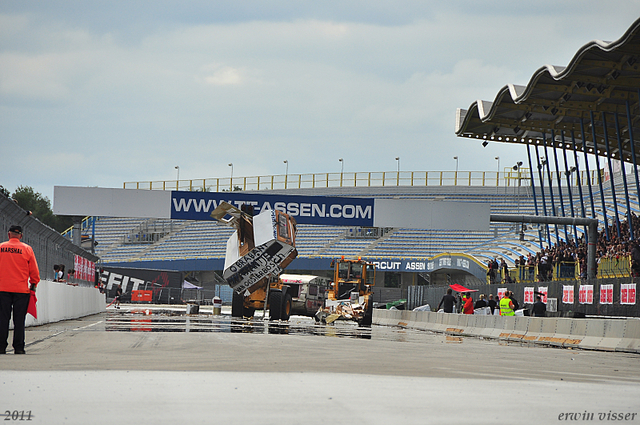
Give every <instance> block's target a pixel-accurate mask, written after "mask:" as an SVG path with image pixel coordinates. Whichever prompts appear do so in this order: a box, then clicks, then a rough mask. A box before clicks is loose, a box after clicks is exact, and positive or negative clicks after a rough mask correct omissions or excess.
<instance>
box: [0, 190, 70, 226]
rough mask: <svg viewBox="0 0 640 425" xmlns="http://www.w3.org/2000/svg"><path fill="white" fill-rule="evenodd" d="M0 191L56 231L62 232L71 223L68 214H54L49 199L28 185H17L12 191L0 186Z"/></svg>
mask: <svg viewBox="0 0 640 425" xmlns="http://www.w3.org/2000/svg"><path fill="white" fill-rule="evenodd" d="M0 192H1V193H2V194H3V195H5V196H7V197H8V198H11V199H13V200H14V201H15V202H16V203H17V204H18V205H19V206H20V208H22V209H25V210H27V211H31V213H32V214H33V216H34V217H35V218H37V219H38V220H40V221H41V222H42V223H44V224H46V225H47V226H49V227H51V228H53V229H55V230H56V231H58V232H64V231H65V230H67V229H68V228H69V227H71V226H72V225H73V220H72V219H71V217H69V216H64V215H55V214H54V213H53V210H52V209H51V201H50V200H49V198H47V197H46V196H43V195H42V194H41V193H38V192H36V191H35V190H33V188H32V187H30V186H18V188H17V189H16V190H15V191H14V192H13V193H11V192H9V191H8V190H7V189H6V188H4V187H2V186H0Z"/></svg>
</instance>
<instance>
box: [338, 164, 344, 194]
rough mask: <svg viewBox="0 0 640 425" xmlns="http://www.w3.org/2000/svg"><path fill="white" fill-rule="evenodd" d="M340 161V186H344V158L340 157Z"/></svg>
mask: <svg viewBox="0 0 640 425" xmlns="http://www.w3.org/2000/svg"><path fill="white" fill-rule="evenodd" d="M338 161H340V164H341V165H340V187H342V175H343V174H344V160H343V159H342V158H339V159H338Z"/></svg>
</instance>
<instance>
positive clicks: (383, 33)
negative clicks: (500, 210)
mask: <svg viewBox="0 0 640 425" xmlns="http://www.w3.org/2000/svg"><path fill="white" fill-rule="evenodd" d="M494 3H495V4H494ZM494 3H492V4H491V5H490V6H491V7H493V9H492V10H493V11H495V10H500V13H489V12H487V11H486V10H485V9H483V8H482V7H476V6H474V4H472V3H465V4H466V5H467V6H469V7H468V8H462V9H461V7H460V6H456V5H453V4H452V5H449V4H448V3H447V5H444V4H443V3H440V2H437V3H429V2H426V3H411V5H412V6H406V7H403V8H400V9H398V8H395V7H394V9H393V10H388V14H389V20H388V21H387V20H385V19H384V17H385V7H387V6H384V5H383V4H381V3H376V7H375V16H374V15H367V14H366V13H365V11H360V10H359V9H358V7H356V5H355V3H350V2H346V3H344V5H341V6H340V8H335V10H333V12H331V13H327V14H326V16H325V15H322V14H321V13H320V10H319V9H316V8H314V9H309V10H307V13H303V12H304V11H303V12H301V13H300V14H296V13H293V12H290V13H288V14H287V15H286V16H284V15H283V17H275V18H274V17H273V16H272V15H270V14H268V13H267V12H266V11H263V12H262V15H259V16H258V17H256V16H253V15H252V16H251V17H250V18H247V19H242V18H241V17H238V16H239V15H238V16H235V15H234V17H233V19H231V18H229V19H227V20H225V19H224V16H218V15H216V20H212V19H208V18H207V17H206V16H204V15H203V16H199V17H198V19H195V18H194V19H193V20H192V22H189V21H188V20H185V19H178V18H175V19H173V18H172V15H171V13H168V14H163V15H162V19H159V18H158V20H157V21H156V20H154V16H156V15H154V14H153V13H150V14H143V15H144V16H143V17H142V15H140V16H141V17H139V18H137V19H141V21H140V22H142V23H143V25H142V24H140V25H139V22H138V21H136V20H135V19H133V18H128V19H130V20H131V21H130V22H129V24H130V26H128V27H126V28H125V27H118V26H116V25H118V23H117V22H115V21H113V22H112V23H111V20H101V19H98V17H96V16H94V15H95V13H93V12H94V11H92V10H91V8H90V7H89V6H86V7H87V10H85V11H84V14H81V15H80V17H76V16H75V15H69V14H63V13H61V12H59V13H50V14H45V13H44V12H40V9H39V8H38V7H33V8H31V9H30V10H28V11H26V12H24V13H20V14H15V15H8V14H4V15H0V108H2V114H0V125H1V126H2V128H3V134H2V136H1V137H2V143H1V145H2V146H0V155H5V154H7V152H9V150H8V149H10V148H11V147H12V146H30V149H31V155H32V158H33V159H34V163H40V164H44V163H47V158H50V157H51V156H52V155H53V154H56V155H57V154H61V155H62V156H63V157H64V156H65V155H68V156H69V157H71V156H70V155H72V154H75V153H77V152H90V155H89V154H85V155H86V156H85V159H84V161H83V162H85V163H89V164H92V166H93V167H94V168H93V172H91V173H88V174H84V175H82V179H85V180H86V182H85V185H100V186H112V187H119V186H121V184H122V182H123V181H125V180H126V181H132V180H159V179H172V178H174V177H175V170H174V166H175V165H180V166H181V172H180V173H181V177H182V176H185V178H202V177H215V176H226V175H227V174H228V171H229V170H228V166H227V164H228V163H229V162H233V163H234V173H235V174H236V175H238V176H239V175H257V174H270V173H281V172H283V167H282V166H281V165H282V160H283V159H285V157H286V159H288V160H289V165H290V169H289V172H290V173H296V172H329V171H335V170H339V166H340V164H339V163H338V162H337V158H339V157H343V158H344V159H345V168H346V169H348V170H350V171H354V170H362V171H376V170H391V169H394V167H395V165H396V164H395V161H394V158H395V157H396V156H398V155H399V156H401V157H402V158H403V159H402V164H403V165H402V167H403V169H414V170H442V169H451V168H452V167H453V165H454V164H453V162H452V161H451V157H452V156H453V155H458V156H459V157H460V169H461V170H462V169H472V170H473V169H476V170H495V161H494V160H493V158H494V157H495V156H497V155H498V154H497V151H499V152H500V153H499V155H500V156H501V158H503V163H509V162H511V160H513V161H516V160H522V152H523V151H522V148H521V147H517V146H505V145H501V146H498V145H497V144H496V146H495V148H494V146H493V145H491V146H489V147H487V148H486V149H485V148H481V147H478V146H476V144H474V143H473V141H470V140H466V139H459V138H456V137H455V135H454V120H455V110H456V108H467V107H468V106H469V105H470V104H471V103H472V102H473V101H475V100H477V99H484V100H493V98H494V97H495V95H496V93H497V92H498V90H499V89H500V88H501V87H503V86H504V85H505V84H507V83H516V84H526V83H527V82H528V79H529V78H530V77H531V75H532V74H533V72H534V71H535V70H536V69H537V68H539V67H540V66H542V65H543V64H544V63H547V62H550V63H554V64H558V65H564V64H566V63H567V62H568V61H569V60H570V59H571V57H572V55H573V54H574V53H575V51H576V50H577V49H578V48H579V47H580V46H582V45H583V44H585V43H587V42H588V41H590V40H591V39H594V38H605V39H616V38H618V37H620V36H621V35H622V33H623V32H624V30H625V29H626V27H627V26H628V25H629V24H630V23H631V20H632V18H629V16H631V15H629V11H628V10H626V11H625V10H624V8H623V7H621V8H619V10H618V9H617V8H616V7H615V5H616V4H617V5H619V6H623V2H615V1H614V3H613V5H610V6H607V8H605V9H606V10H607V11H610V13H611V14H612V15H611V16H606V17H605V19H603V20H602V21H601V22H603V25H602V26H599V25H593V23H594V22H600V21H599V19H600V17H601V16H602V14H603V10H602V9H597V10H595V11H594V12H590V11H589V10H586V8H583V9H581V14H580V15H578V16H576V15H575V13H574V11H572V10H571V8H570V7H569V8H565V9H566V10H564V11H563V10H555V9H554V11H553V13H552V12H548V13H547V12H545V10H543V9H540V10H533V11H528V12H524V11H520V10H519V9H518V8H517V7H515V6H513V3H512V2H504V3H501V2H497V3H496V2H494ZM203 4H204V3H203ZM424 4H426V6H424ZM554 4H555V3H554ZM41 6H43V7H44V6H45V5H41ZM279 6H280V7H281V9H282V10H284V9H286V8H283V7H282V4H280V5H279ZM502 6H505V7H504V8H503V7H502ZM25 7H28V6H25ZM309 7H311V6H309ZM414 7H415V9H416V10H415V13H412V12H413V11H412V8H414ZM625 7H626V8H628V7H629V6H625ZM46 8H48V9H47V10H51V8H53V9H56V8H55V7H53V6H50V5H46ZM431 8H432V9H433V10H431ZM511 9H513V10H511ZM529 9H530V7H529V6H527V10H529ZM287 10H288V9H287ZM101 11H102V12H104V13H103V14H104V16H112V14H117V13H116V12H117V8H116V7H115V6H103V8H102V9H101ZM181 11H182V10H181ZM54 12H56V10H54ZM220 13H222V12H220ZM256 13H257V12H256ZM174 15H175V13H174ZM452 152H455V153H453V154H452ZM36 159H37V161H36ZM11 174H16V173H11ZM7 175H9V174H7ZM16 175H19V174H16ZM68 179H69V177H67V176H62V175H60V174H52V175H51V176H48V177H47V181H49V183H50V185H51V186H53V184H59V183H60V181H61V180H64V181H66V182H69V180H68ZM43 181H44V180H43ZM18 183H19V184H29V182H28V181H16V182H14V185H15V184H18ZM3 184H4V185H5V186H7V187H10V186H11V182H9V181H5V182H4V183H3ZM74 184H81V183H75V182H74Z"/></svg>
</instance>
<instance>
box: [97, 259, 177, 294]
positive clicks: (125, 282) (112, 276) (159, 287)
mask: <svg viewBox="0 0 640 425" xmlns="http://www.w3.org/2000/svg"><path fill="white" fill-rule="evenodd" d="M100 281H101V282H102V283H103V284H104V285H105V286H106V292H107V296H108V297H114V296H115V292H116V288H117V287H118V285H122V292H123V294H124V295H123V300H124V301H127V300H129V299H130V297H131V294H132V292H133V291H138V290H149V291H152V292H153V300H154V301H156V302H163V303H168V302H170V300H169V291H168V289H170V288H179V289H181V288H182V281H183V274H182V272H179V271H172V270H153V269H137V268H127V267H108V266H107V267H104V268H103V269H102V270H101V271H100Z"/></svg>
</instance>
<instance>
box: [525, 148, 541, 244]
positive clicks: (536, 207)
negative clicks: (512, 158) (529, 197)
mask: <svg viewBox="0 0 640 425" xmlns="http://www.w3.org/2000/svg"><path fill="white" fill-rule="evenodd" d="M527 158H529V170H531V193H532V194H533V208H534V209H535V211H536V215H539V213H538V200H537V199H536V184H535V183H534V180H535V179H534V178H533V165H532V163H531V147H530V146H529V144H528V143H527ZM538 240H539V241H540V242H541V243H542V232H541V231H540V226H538Z"/></svg>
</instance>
